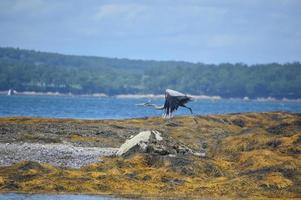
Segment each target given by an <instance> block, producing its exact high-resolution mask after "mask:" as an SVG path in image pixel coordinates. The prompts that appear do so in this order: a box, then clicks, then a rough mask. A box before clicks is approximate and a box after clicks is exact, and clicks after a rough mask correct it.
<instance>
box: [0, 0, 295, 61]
mask: <svg viewBox="0 0 301 200" xmlns="http://www.w3.org/2000/svg"><path fill="white" fill-rule="evenodd" d="M0 46H1V47H18V48H22V49H33V50H39V51H47V52H57V53H63V54H72V55H93V56H102V57H114V58H115V57H117V58H129V59H143V60H181V61H189V62H202V63H225V62H230V63H237V62H242V63H246V64H256V63H270V62H280V63H286V62H294V61H299V62H300V61H301V0H223V1H221V0H181V1H180V0H149V1H145V0H136V1H133V0H116V1H115V0H111V1H103V0H0Z"/></svg>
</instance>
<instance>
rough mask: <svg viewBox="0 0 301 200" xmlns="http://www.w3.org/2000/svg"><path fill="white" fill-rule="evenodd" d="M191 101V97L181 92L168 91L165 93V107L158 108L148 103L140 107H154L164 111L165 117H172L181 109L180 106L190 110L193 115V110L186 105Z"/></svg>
mask: <svg viewBox="0 0 301 200" xmlns="http://www.w3.org/2000/svg"><path fill="white" fill-rule="evenodd" d="M191 100H192V99H191V97H189V96H187V95H185V94H183V93H181V92H178V91H175V90H171V89H167V90H166V91H165V102H164V105H162V106H158V105H155V104H151V103H150V102H147V103H144V104H139V105H143V106H150V107H154V108H155V109H157V110H163V111H164V113H163V117H171V116H172V113H173V112H174V111H176V110H177V109H178V108H179V106H181V107H184V108H187V109H189V110H190V113H191V114H192V109H191V108H190V107H188V106H186V105H185V104H186V103H188V102H189V101H191Z"/></svg>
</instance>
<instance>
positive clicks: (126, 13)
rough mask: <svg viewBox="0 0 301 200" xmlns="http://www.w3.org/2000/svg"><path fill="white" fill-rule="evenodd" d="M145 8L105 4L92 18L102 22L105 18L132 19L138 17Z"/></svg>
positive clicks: (134, 5) (142, 6) (137, 5)
mask: <svg viewBox="0 0 301 200" xmlns="http://www.w3.org/2000/svg"><path fill="white" fill-rule="evenodd" d="M145 9H146V6H145V5H142V4H141V5H140V4H122V3H120V4H117V3H115V4H105V5H102V6H100V8H99V9H98V10H97V12H96V14H95V16H94V18H95V19H96V20H104V19H107V18H115V17H118V18H120V17H125V18H126V19H132V18H135V17H139V15H142V14H143V12H144V11H145Z"/></svg>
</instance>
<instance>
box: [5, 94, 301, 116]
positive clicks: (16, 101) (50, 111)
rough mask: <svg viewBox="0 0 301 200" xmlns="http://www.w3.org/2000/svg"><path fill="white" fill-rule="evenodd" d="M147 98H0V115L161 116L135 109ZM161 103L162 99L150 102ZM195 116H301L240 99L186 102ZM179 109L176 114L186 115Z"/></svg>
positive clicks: (299, 105) (278, 105) (291, 107)
mask: <svg viewBox="0 0 301 200" xmlns="http://www.w3.org/2000/svg"><path fill="white" fill-rule="evenodd" d="M147 101H149V99H127V98H124V99H121V98H115V97H92V96H22V95H16V96H4V95H2V96H0V116H2V117H4V116H34V117H56V118H79V119H125V118H137V117H150V116H161V114H162V112H161V111H159V110H154V109H152V108H150V107H143V106H137V105H136V104H139V103H144V102H147ZM152 103H155V104H163V103H164V99H155V100H152ZM188 106H190V107H191V108H192V110H193V112H194V114H197V115H208V114H224V113H237V112H266V111H289V112H297V113H301V102H300V101H299V102H285V101H255V100H252V101H243V100H239V99H235V100H233V99H232V100H231V99H222V100H215V101H213V100H195V101H192V102H190V103H188ZM189 114H190V113H189V110H187V109H185V108H181V107H180V108H179V109H178V111H177V112H176V113H175V115H189Z"/></svg>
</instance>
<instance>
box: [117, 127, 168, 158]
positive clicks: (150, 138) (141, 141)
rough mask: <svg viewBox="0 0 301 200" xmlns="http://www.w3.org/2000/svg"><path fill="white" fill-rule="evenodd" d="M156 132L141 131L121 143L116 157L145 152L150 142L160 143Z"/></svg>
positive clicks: (159, 135) (159, 137)
mask: <svg viewBox="0 0 301 200" xmlns="http://www.w3.org/2000/svg"><path fill="white" fill-rule="evenodd" d="M162 140H163V138H162V136H161V133H159V132H158V131H142V132H140V133H139V134H137V135H136V136H134V137H132V138H131V139H129V140H126V141H125V143H123V144H122V145H121V146H120V148H119V150H118V151H117V153H116V155H117V156H127V155H130V154H132V153H135V152H145V151H146V149H147V147H148V144H149V143H151V142H156V141H162Z"/></svg>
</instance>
